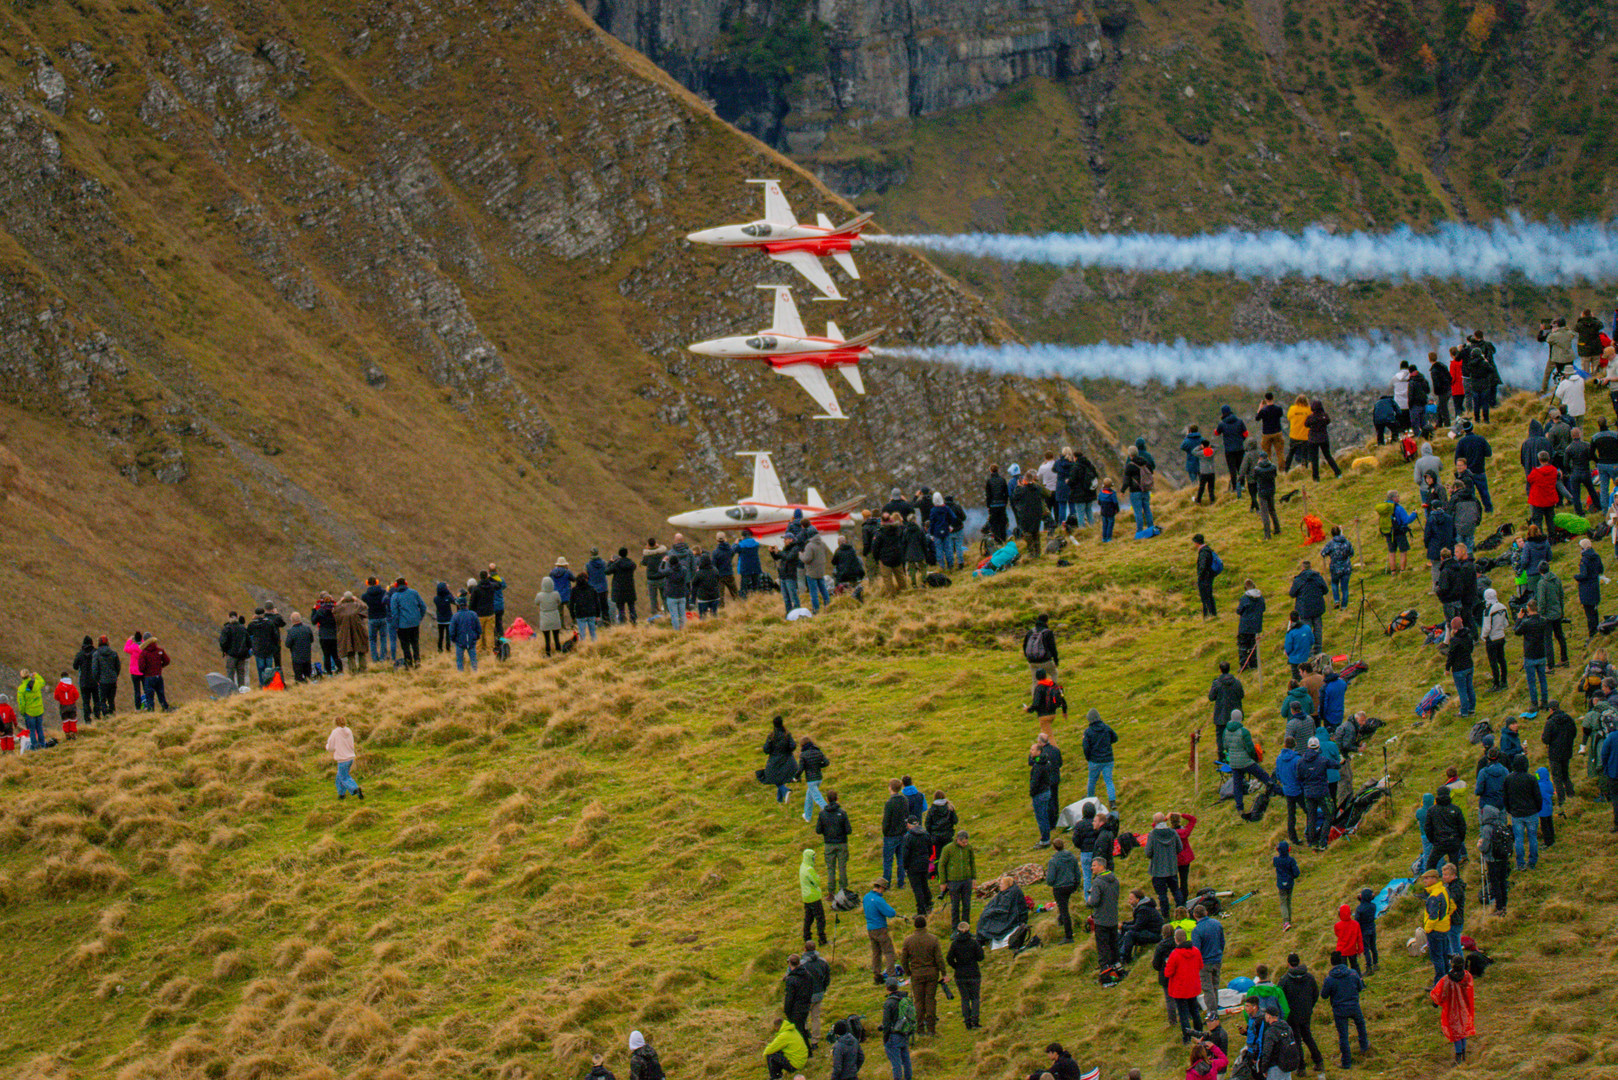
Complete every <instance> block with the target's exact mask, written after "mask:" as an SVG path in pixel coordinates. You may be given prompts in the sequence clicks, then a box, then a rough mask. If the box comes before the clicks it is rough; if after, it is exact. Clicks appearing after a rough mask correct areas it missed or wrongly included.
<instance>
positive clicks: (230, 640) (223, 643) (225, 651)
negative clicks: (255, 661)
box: [219, 619, 253, 660]
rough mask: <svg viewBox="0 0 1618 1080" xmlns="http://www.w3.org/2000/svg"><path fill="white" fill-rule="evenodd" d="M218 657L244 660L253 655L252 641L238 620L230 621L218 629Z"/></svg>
mask: <svg viewBox="0 0 1618 1080" xmlns="http://www.w3.org/2000/svg"><path fill="white" fill-rule="evenodd" d="M219 655H220V656H228V657H230V658H231V659H232V660H246V659H247V658H248V657H249V656H252V655H253V643H252V639H251V638H250V637H249V636H248V633H247V626H246V625H245V624H244V623H243V622H242V621H241V620H240V619H232V620H230V621H229V622H228V623H226V624H225V625H224V626H221V627H220V628H219Z"/></svg>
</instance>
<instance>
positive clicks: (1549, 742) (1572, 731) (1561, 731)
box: [1539, 709, 1579, 761]
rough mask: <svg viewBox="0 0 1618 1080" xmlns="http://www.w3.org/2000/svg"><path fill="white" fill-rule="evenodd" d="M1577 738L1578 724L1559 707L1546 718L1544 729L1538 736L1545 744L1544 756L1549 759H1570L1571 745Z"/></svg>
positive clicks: (1571, 755)
mask: <svg viewBox="0 0 1618 1080" xmlns="http://www.w3.org/2000/svg"><path fill="white" fill-rule="evenodd" d="M1578 739H1579V726H1578V724H1576V723H1574V721H1573V717H1571V716H1569V715H1568V714H1567V713H1565V712H1563V711H1562V710H1561V709H1557V710H1556V711H1555V712H1553V713H1551V715H1550V716H1549V717H1548V718H1547V719H1546V721H1545V730H1544V731H1543V732H1541V733H1540V736H1539V741H1540V742H1542V743H1544V744H1545V756H1546V757H1547V758H1549V759H1550V760H1551V761H1572V760H1573V746H1574V744H1575V743H1577V742H1578Z"/></svg>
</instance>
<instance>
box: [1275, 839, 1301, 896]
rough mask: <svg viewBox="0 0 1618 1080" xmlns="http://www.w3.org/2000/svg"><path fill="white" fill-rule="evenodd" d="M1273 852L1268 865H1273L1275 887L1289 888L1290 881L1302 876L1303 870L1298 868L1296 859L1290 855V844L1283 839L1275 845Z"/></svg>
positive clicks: (1290, 885)
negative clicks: (1273, 854) (1273, 856)
mask: <svg viewBox="0 0 1618 1080" xmlns="http://www.w3.org/2000/svg"><path fill="white" fill-rule="evenodd" d="M1275 852H1276V854H1275V858H1273V859H1271V860H1270V865H1271V866H1273V867H1275V887H1276V888H1277V889H1290V888H1292V883H1293V882H1295V881H1297V880H1298V879H1299V878H1300V877H1302V876H1303V871H1302V870H1300V869H1299V868H1298V860H1297V859H1294V858H1293V857H1292V854H1291V852H1292V849H1291V846H1290V845H1289V844H1288V843H1287V842H1286V841H1285V840H1283V841H1281V842H1280V843H1279V844H1277V845H1276V847H1275Z"/></svg>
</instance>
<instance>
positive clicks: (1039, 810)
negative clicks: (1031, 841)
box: [1031, 791, 1051, 844]
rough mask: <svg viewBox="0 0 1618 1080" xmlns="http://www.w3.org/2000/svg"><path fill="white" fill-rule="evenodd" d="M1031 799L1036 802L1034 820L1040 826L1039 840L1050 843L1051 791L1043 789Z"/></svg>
mask: <svg viewBox="0 0 1618 1080" xmlns="http://www.w3.org/2000/svg"><path fill="white" fill-rule="evenodd" d="M1031 801H1032V802H1033V804H1034V822H1035V823H1036V824H1037V825H1038V826H1039V842H1040V843H1042V844H1044V843H1048V842H1049V841H1050V838H1051V793H1050V792H1048V791H1041V792H1040V793H1039V794H1038V795H1035V796H1034V797H1033V799H1032V800H1031Z"/></svg>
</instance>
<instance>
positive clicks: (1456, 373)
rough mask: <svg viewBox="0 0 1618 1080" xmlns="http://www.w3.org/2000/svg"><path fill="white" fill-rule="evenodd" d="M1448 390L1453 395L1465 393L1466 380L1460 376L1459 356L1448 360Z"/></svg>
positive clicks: (1457, 395) (1458, 395)
mask: <svg viewBox="0 0 1618 1080" xmlns="http://www.w3.org/2000/svg"><path fill="white" fill-rule="evenodd" d="M1449 392H1450V395H1451V396H1453V397H1460V396H1462V395H1463V394H1465V393H1466V380H1465V379H1464V378H1462V376H1461V358H1460V357H1459V356H1457V357H1455V358H1454V359H1453V360H1451V361H1450V362H1449Z"/></svg>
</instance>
